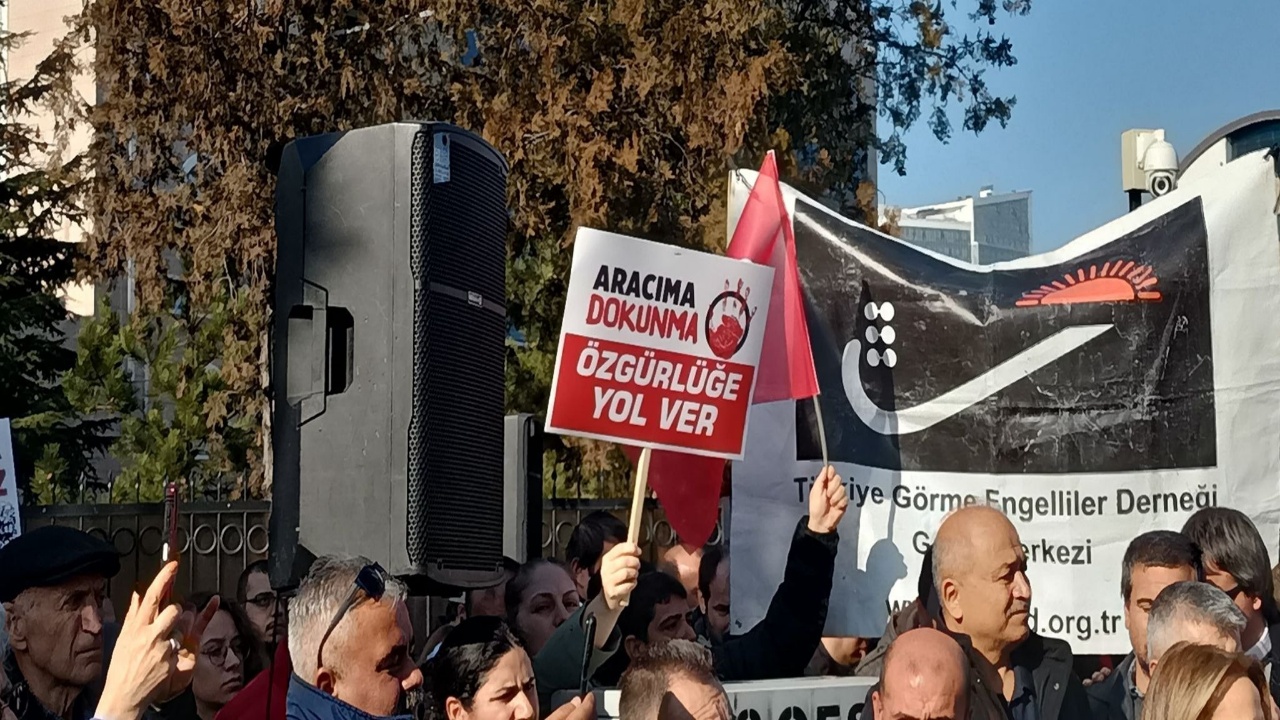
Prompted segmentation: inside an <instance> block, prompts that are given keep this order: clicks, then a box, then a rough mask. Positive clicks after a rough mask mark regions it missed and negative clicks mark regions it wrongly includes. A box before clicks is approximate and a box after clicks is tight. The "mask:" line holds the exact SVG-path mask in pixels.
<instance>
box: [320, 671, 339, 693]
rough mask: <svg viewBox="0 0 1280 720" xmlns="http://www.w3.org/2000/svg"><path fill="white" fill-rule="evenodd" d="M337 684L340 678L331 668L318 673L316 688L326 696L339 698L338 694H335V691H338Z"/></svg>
mask: <svg viewBox="0 0 1280 720" xmlns="http://www.w3.org/2000/svg"><path fill="white" fill-rule="evenodd" d="M337 684H338V678H337V677H336V676H335V675H334V674H333V671H332V670H330V669H329V668H325V667H322V668H320V669H319V670H317V671H316V682H315V686H316V689H317V690H319V691H320V692H322V693H324V694H326V695H332V696H334V697H338V694H337V692H335V690H336V689H337Z"/></svg>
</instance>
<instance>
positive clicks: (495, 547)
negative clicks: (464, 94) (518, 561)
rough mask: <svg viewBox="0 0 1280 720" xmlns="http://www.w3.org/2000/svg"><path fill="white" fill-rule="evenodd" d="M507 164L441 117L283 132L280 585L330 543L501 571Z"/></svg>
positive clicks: (493, 574)
mask: <svg viewBox="0 0 1280 720" xmlns="http://www.w3.org/2000/svg"><path fill="white" fill-rule="evenodd" d="M506 178H507V165H506V162H505V161H504V160H503V158H502V156H501V155H499V154H498V152H497V151H496V150H494V148H492V147H491V146H489V145H488V144H487V143H485V142H484V141H483V140H481V139H480V138H478V137H476V136H475V135H472V134H470V133H468V132H465V131H463V130H460V129H458V128H456V127H453V126H451V125H447V124H441V123H395V124H389V125H380V126H377V127H371V128H364V129H360V130H352V131H349V132H343V133H332V134H328V135H319V136H316V137H309V138H304V139H301V140H296V141H294V142H291V143H289V144H288V145H287V146H286V147H285V148H284V151H283V154H282V157H281V160H280V171H279V179H278V184H277V188H276V233H277V236H278V239H279V248H278V251H277V258H276V283H275V319H274V327H273V330H274V333H273V338H274V343H273V355H272V360H271V372H272V383H271V384H272V392H273V396H272V409H273V416H272V422H273V426H272V440H273V442H274V455H273V457H272V461H271V465H272V468H273V478H272V507H271V525H270V533H271V551H270V568H271V573H270V574H271V582H272V585H273V586H275V587H276V588H278V589H282V590H288V589H290V588H293V587H296V586H297V583H298V581H299V579H300V578H301V576H302V575H303V574H304V573H305V572H306V569H307V567H309V565H310V563H311V561H312V560H314V559H315V558H316V557H317V556H319V555H324V554H346V555H365V556H367V557H370V558H372V559H374V560H376V561H378V562H379V563H381V564H382V565H383V566H384V567H385V568H387V570H388V571H390V572H391V573H392V574H394V575H397V576H400V577H403V578H406V579H408V580H409V581H410V584H411V585H414V584H418V585H419V586H422V584H424V583H425V586H426V587H428V588H430V587H435V586H440V585H444V586H449V587H474V586H483V585H486V584H490V583H492V582H493V581H494V580H495V579H497V578H498V577H499V576H500V574H501V560H502V550H503V405H504V396H503V389H504V381H503V361H504V352H505V351H504V342H505V339H506V334H507V322H506V265H505V258H506V231H507V204H506Z"/></svg>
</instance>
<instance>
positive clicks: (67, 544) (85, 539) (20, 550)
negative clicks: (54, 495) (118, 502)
mask: <svg viewBox="0 0 1280 720" xmlns="http://www.w3.org/2000/svg"><path fill="white" fill-rule="evenodd" d="M118 572H120V554H119V553H117V552H116V549H115V548H114V547H112V546H111V545H109V544H108V543H106V542H105V541H102V540H99V539H98V538H96V537H94V536H92V535H90V534H89V533H87V532H83V531H80V530H76V529H75V528H69V527H66V526H64V525H46V526H44V527H40V528H36V529H35V530H32V531H31V532H29V533H25V534H22V535H19V536H18V537H16V538H14V539H13V540H10V541H9V544H8V545H5V546H4V547H3V548H0V602H13V599H14V598H16V597H18V595H20V594H21V593H22V592H23V591H24V590H28V589H30V588H37V587H53V586H55V585H60V584H62V583H64V582H66V581H67V580H70V579H71V578H73V577H75V576H77V575H101V576H102V577H104V578H110V577H114V576H115V574H116V573H118Z"/></svg>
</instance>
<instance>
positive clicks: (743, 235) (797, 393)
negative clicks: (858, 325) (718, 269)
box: [725, 152, 818, 403]
mask: <svg viewBox="0 0 1280 720" xmlns="http://www.w3.org/2000/svg"><path fill="white" fill-rule="evenodd" d="M725 254H726V255H728V256H729V257H731V258H738V259H742V260H750V261H751V262H753V263H757V264H760V265H769V266H771V267H773V292H772V293H771V295H770V297H769V319H768V321H767V322H766V324H765V328H764V347H763V348H762V349H761V351H760V365H759V367H758V369H757V370H756V390H755V395H754V399H753V400H752V402H755V403H766V402H774V401H777V400H798V399H800V398H808V397H813V396H815V395H817V394H818V374H817V371H816V370H815V369H814V366H813V351H812V349H811V348H810V346H809V326H808V325H807V324H806V323H805V319H804V296H803V294H802V292H801V289H800V267H799V265H798V263H797V262H796V241H795V235H794V233H793V231H792V228H791V220H790V218H788V217H787V206H786V203H785V202H784V201H783V199H782V184H781V183H780V182H779V181H778V165H777V163H776V162H775V161H774V157H773V153H772V152H770V153H769V154H768V155H767V156H765V159H764V165H762V166H761V168H760V175H759V176H758V177H757V178H756V184H755V186H754V187H752V188H751V194H750V195H749V196H748V197H747V202H746V205H744V206H743V208H742V216H741V218H740V219H739V220H738V226H737V228H735V229H734V231H733V239H732V240H730V241H729V248H728V250H727V251H726V252H725Z"/></svg>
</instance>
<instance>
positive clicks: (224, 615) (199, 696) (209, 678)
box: [149, 593, 263, 720]
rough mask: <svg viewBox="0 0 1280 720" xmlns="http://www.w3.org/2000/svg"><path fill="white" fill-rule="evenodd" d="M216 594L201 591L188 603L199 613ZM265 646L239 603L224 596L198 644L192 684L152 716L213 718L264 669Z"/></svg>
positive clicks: (156, 718) (185, 719)
mask: <svg viewBox="0 0 1280 720" xmlns="http://www.w3.org/2000/svg"><path fill="white" fill-rule="evenodd" d="M212 597H213V595H212V594H210V593H199V594H197V595H195V596H193V597H192V598H191V599H190V601H189V602H188V603H187V609H188V611H191V612H195V613H199V611H200V610H203V609H204V607H205V606H206V605H208V604H209V600H210V599H212ZM262 665H263V662H262V649H261V644H260V643H259V642H258V639H257V636H256V635H255V633H254V631H253V625H252V623H250V621H249V618H248V617H246V616H245V614H244V611H243V610H242V609H241V608H240V606H239V605H236V604H235V603H232V602H229V601H227V600H222V603H221V604H220V605H219V607H218V611H217V612H216V613H214V615H213V618H212V619H210V620H209V626H208V628H206V629H205V632H204V636H203V637H202V638H201V639H200V645H199V646H198V647H197V648H196V667H195V671H194V672H193V674H192V677H191V687H189V688H187V690H186V691H185V692H183V694H182V695H180V696H178V697H177V698H176V699H174V700H173V701H171V702H169V703H166V704H165V705H164V706H163V707H159V708H154V709H153V711H152V713H150V715H149V717H150V718H151V719H152V720H213V717H214V715H217V713H218V711H219V710H221V709H222V707H223V706H224V705H226V704H227V703H228V702H230V701H231V698H233V697H235V695H236V693H238V692H240V690H241V688H243V687H244V685H245V683H246V682H248V680H249V679H250V678H251V677H253V675H256V674H257V673H258V671H260V670H261V669H262Z"/></svg>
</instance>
